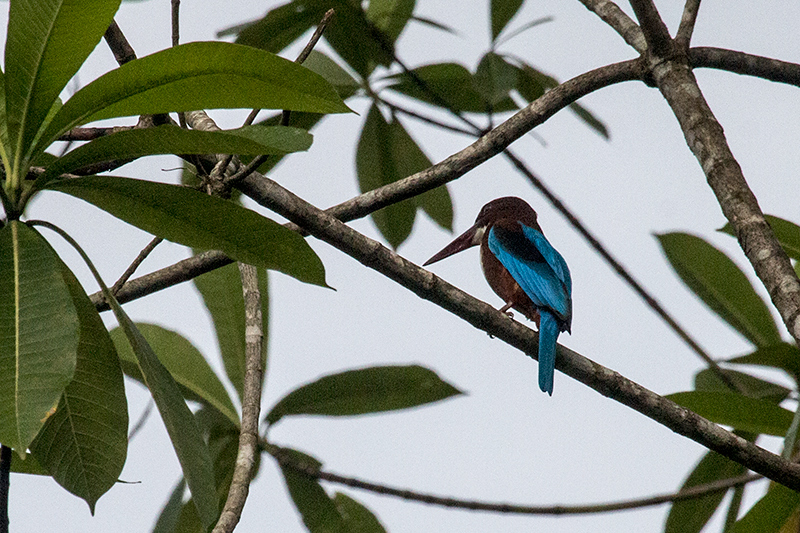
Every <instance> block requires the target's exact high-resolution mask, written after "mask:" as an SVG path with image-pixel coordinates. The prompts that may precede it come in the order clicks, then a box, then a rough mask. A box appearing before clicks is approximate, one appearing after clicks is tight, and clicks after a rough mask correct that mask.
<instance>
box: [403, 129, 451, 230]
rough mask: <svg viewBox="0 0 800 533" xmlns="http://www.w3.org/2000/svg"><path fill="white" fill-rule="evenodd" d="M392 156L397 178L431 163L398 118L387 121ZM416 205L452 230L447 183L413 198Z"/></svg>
mask: <svg viewBox="0 0 800 533" xmlns="http://www.w3.org/2000/svg"><path fill="white" fill-rule="evenodd" d="M389 134H390V140H391V143H390V147H391V153H392V158H393V159H394V161H395V165H396V167H397V175H398V176H399V178H398V179H402V178H405V177H408V176H411V175H412V174H416V173H417V172H420V171H422V170H425V169H426V168H428V167H430V166H431V165H432V164H433V163H431V160H430V159H428V156H426V155H425V153H424V152H423V151H422V149H421V148H420V147H419V145H418V144H417V143H416V142H415V141H414V139H413V138H412V137H411V135H409V134H408V131H406V129H405V128H404V127H403V125H402V124H401V123H400V121H399V120H397V119H395V120H393V121H392V122H391V123H389ZM415 200H416V203H417V205H418V206H419V207H420V208H421V209H422V210H423V211H425V213H426V214H427V215H428V216H429V217H431V218H432V219H433V221H434V222H436V223H437V224H439V225H440V226H441V227H443V228H445V229H447V230H450V231H453V202H452V200H451V199H450V192H449V191H448V190H447V185H442V186H441V187H437V188H435V189H432V190H430V191H428V192H426V193H423V194H421V195H419V196H417V197H416V198H415Z"/></svg>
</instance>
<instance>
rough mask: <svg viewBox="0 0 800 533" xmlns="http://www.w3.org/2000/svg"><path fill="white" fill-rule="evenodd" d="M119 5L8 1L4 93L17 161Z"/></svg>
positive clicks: (106, 0) (107, 0) (116, 0)
mask: <svg viewBox="0 0 800 533" xmlns="http://www.w3.org/2000/svg"><path fill="white" fill-rule="evenodd" d="M119 4H120V0H83V1H80V2H67V1H64V0H36V1H28V2H23V1H15V2H11V3H10V8H9V18H8V40H7V42H6V53H5V59H6V65H5V66H6V76H5V86H6V87H5V94H6V99H7V100H6V112H7V119H8V133H9V136H10V138H11V142H12V143H13V144H14V156H13V157H14V160H15V165H20V163H21V162H22V161H21V160H22V158H23V157H24V156H26V155H27V152H28V149H29V146H30V145H31V144H32V143H33V139H34V137H35V136H36V134H37V132H38V131H39V128H40V126H41V125H42V123H43V122H44V120H45V117H46V116H47V114H48V113H49V112H50V109H51V108H52V107H53V104H54V103H55V102H56V100H57V98H58V95H59V93H60V92H61V90H62V89H63V88H64V86H66V84H67V82H68V81H69V80H70V79H71V78H72V76H73V75H74V74H75V73H76V72H77V71H78V69H79V68H80V66H81V65H82V64H83V62H84V61H85V60H86V58H87V57H88V56H89V53H91V51H92V50H94V48H95V46H97V43H98V42H100V39H101V38H102V36H103V33H104V32H105V31H106V28H108V25H109V24H110V23H111V21H112V20H113V17H114V14H115V13H116V11H117V9H118V8H119ZM26 170H27V169H25V168H19V167H18V168H16V172H25V171H26Z"/></svg>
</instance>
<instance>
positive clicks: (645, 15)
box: [631, 0, 673, 58]
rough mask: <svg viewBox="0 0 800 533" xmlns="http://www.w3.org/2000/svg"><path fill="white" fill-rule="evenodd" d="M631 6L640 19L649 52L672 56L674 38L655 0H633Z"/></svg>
mask: <svg viewBox="0 0 800 533" xmlns="http://www.w3.org/2000/svg"><path fill="white" fill-rule="evenodd" d="M631 7H633V12H634V13H636V18H637V19H639V27H640V28H641V29H642V33H644V39H645V41H647V50H648V52H649V53H650V54H651V55H652V56H654V57H658V58H666V57H670V56H671V55H672V53H673V47H672V38H670V36H669V31H668V30H667V26H666V25H665V24H664V21H663V20H661V15H659V14H658V10H657V9H656V6H655V4H654V3H653V0H631Z"/></svg>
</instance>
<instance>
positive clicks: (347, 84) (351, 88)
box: [303, 50, 361, 99]
mask: <svg viewBox="0 0 800 533" xmlns="http://www.w3.org/2000/svg"><path fill="white" fill-rule="evenodd" d="M303 66H304V67H306V68H307V69H309V70H311V71H312V72H316V73H317V74H319V75H320V76H322V77H323V78H325V80H326V81H327V82H328V83H330V84H331V85H332V86H333V88H334V89H336V92H337V93H338V94H339V96H340V97H341V98H342V99H346V98H349V97H351V96H353V95H354V94H355V92H356V91H357V90H358V89H359V88H360V87H361V85H360V84H359V83H358V81H356V80H355V79H354V78H353V77H352V76H351V75H350V74H349V73H348V72H347V71H346V70H345V69H343V68H342V67H340V66H339V64H338V63H337V62H336V61H334V60H333V59H331V58H330V57H328V56H326V55H325V54H323V53H322V52H317V51H316V50H312V51H311V53H310V54H309V55H308V57H307V58H306V60H305V61H304V62H303Z"/></svg>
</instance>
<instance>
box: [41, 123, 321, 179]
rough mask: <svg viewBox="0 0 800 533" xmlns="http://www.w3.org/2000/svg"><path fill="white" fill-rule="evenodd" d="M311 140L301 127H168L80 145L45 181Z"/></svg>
mask: <svg viewBox="0 0 800 533" xmlns="http://www.w3.org/2000/svg"><path fill="white" fill-rule="evenodd" d="M311 141H312V137H311V135H310V134H309V133H308V132H306V131H305V130H302V129H299V128H287V127H281V126H273V127H267V126H245V127H244V128H239V129H235V130H226V131H198V130H186V129H183V128H181V127H178V126H175V125H172V124H165V125H163V126H158V127H155V128H144V129H135V130H128V131H121V132H119V133H114V134H112V135H108V136H106V137H100V138H98V139H95V140H94V141H92V142H90V143H87V144H84V145H82V146H79V147H78V148H76V149H74V150H72V151H70V152H69V153H67V154H66V155H65V156H64V157H61V158H60V159H58V160H57V161H56V163H55V164H53V165H51V166H50V168H48V169H47V172H46V173H45V175H44V176H43V177H42V180H46V179H47V178H49V177H56V176H58V175H60V174H64V173H67V172H71V171H73V170H76V169H79V168H82V167H85V166H88V165H91V164H94V163H99V162H101V161H112V160H116V159H133V158H137V157H142V156H147V155H154V154H243V155H262V154H286V153H289V152H299V151H304V150H308V148H309V147H310V146H311Z"/></svg>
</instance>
